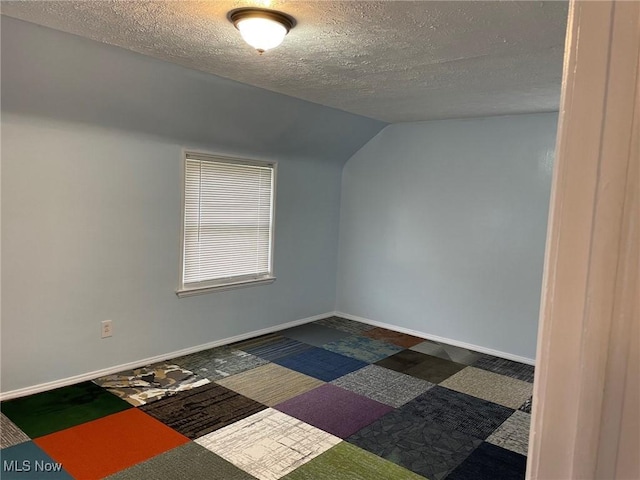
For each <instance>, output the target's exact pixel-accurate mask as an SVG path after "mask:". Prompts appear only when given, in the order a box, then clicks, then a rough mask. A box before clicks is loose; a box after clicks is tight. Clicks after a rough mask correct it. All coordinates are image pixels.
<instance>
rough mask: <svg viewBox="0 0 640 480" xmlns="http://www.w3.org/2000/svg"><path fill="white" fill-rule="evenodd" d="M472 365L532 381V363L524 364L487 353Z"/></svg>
mask: <svg viewBox="0 0 640 480" xmlns="http://www.w3.org/2000/svg"><path fill="white" fill-rule="evenodd" d="M473 366H474V367H476V368H481V369H483V370H488V371H490V372H493V373H499V374H500V375H504V376H506V377H512V378H517V379H518V380H524V381H525V382H529V383H533V374H534V368H533V365H525V364H524V363H518V362H512V361H511V360H507V359H505V358H498V357H491V356H489V355H487V356H485V357H482V358H480V359H479V360H476V361H475V362H474V363H473Z"/></svg>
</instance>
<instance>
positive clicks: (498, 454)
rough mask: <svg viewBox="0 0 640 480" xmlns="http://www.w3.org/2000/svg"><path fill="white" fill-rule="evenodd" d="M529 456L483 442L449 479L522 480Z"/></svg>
mask: <svg viewBox="0 0 640 480" xmlns="http://www.w3.org/2000/svg"><path fill="white" fill-rule="evenodd" d="M526 467H527V457H525V456H524V455H520V454H519V453H516V452H512V451H511V450H505V449H504V448H502V447H498V446H497V445H492V444H490V443H486V442H483V443H482V445H480V446H479V447H478V448H476V450H475V451H474V452H473V453H472V454H471V455H469V456H468V457H467V459H466V460H465V461H464V462H462V463H461V464H460V466H458V467H457V468H456V469H455V470H454V471H453V472H451V474H450V475H449V476H448V477H447V480H522V479H524V477H525V470H526Z"/></svg>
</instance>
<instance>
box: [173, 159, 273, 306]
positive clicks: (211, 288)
mask: <svg viewBox="0 0 640 480" xmlns="http://www.w3.org/2000/svg"><path fill="white" fill-rule="evenodd" d="M188 159H192V160H200V161H217V162H223V163H228V164H236V165H253V166H260V167H270V168H271V169H272V171H273V173H272V177H273V185H272V192H271V198H272V203H271V225H270V234H271V241H270V244H269V265H270V271H269V273H268V275H267V276H262V277H258V278H255V277H254V276H253V275H242V276H240V275H238V276H233V277H227V278H221V279H217V280H206V281H202V282H198V283H195V282H194V283H192V284H190V285H189V286H185V284H184V257H185V251H184V249H185V226H186V225H185V223H186V221H185V220H186V218H185V209H186V193H187V192H186V190H187V185H186V176H187V160H188ZM181 170H182V174H181V184H182V208H181V209H180V211H181V213H182V220H181V228H180V264H179V284H178V288H177V289H176V295H177V296H178V297H180V298H182V297H190V296H193V295H202V294H205V293H210V292H219V291H224V290H232V289H236V288H243V287H253V286H257V285H268V284H270V283H273V282H274V281H275V280H276V276H275V272H274V270H275V265H274V245H275V224H276V194H277V182H278V162H275V161H264V160H255V159H249V158H241V157H227V156H224V155H218V154H214V153H205V152H201V151H196V150H183V151H182V169H181Z"/></svg>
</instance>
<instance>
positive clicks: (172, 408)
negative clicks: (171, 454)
mask: <svg viewBox="0 0 640 480" xmlns="http://www.w3.org/2000/svg"><path fill="white" fill-rule="evenodd" d="M265 408H267V407H266V406H265V405H262V404H261V403H258V402H256V401H255V400H251V399H249V398H247V397H245V396H243V395H240V394H239V393H236V392H234V391H232V390H229V389H228V388H225V387H223V386H221V385H217V384H215V383H210V384H208V385H204V386H202V387H197V388H193V389H191V390H186V391H184V392H180V393H178V394H176V395H173V396H171V397H166V398H163V399H162V400H158V401H156V402H153V403H149V404H147V405H143V406H142V407H140V410H142V411H143V412H146V413H148V414H149V415H151V416H152V417H155V418H156V419H158V420H160V421H161V422H162V423H164V424H165V425H168V426H169V427H171V428H173V429H174V430H177V431H178V432H180V433H181V434H182V435H184V436H185V437H188V438H191V439H195V438H198V437H201V436H203V435H206V434H207V433H210V432H213V431H214V430H218V429H219V428H222V427H226V426H227V425H231V424H232V423H234V422H237V421H238V420H241V419H243V418H245V417H248V416H249V415H253V414H254V413H257V412H259V411H261V410H264V409H265Z"/></svg>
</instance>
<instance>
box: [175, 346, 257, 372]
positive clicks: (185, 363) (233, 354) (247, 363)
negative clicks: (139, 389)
mask: <svg viewBox="0 0 640 480" xmlns="http://www.w3.org/2000/svg"><path fill="white" fill-rule="evenodd" d="M172 362H174V363H176V364H177V365H180V366H182V367H184V368H187V369H189V370H191V371H192V372H194V373H197V374H198V375H200V376H201V377H206V378H208V379H210V380H219V379H221V378H225V377H229V376H231V375H235V374H236V373H241V372H245V371H247V370H251V369H252V368H256V367H259V366H260V365H265V364H267V363H269V362H268V361H267V360H264V359H262V358H260V357H256V356H255V355H251V354H250V353H247V352H243V351H242V350H237V349H234V348H230V347H217V348H211V349H209V350H203V351H202V352H196V353H192V354H190V355H185V356H183V357H178V358H174V359H173V360H172Z"/></svg>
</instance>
